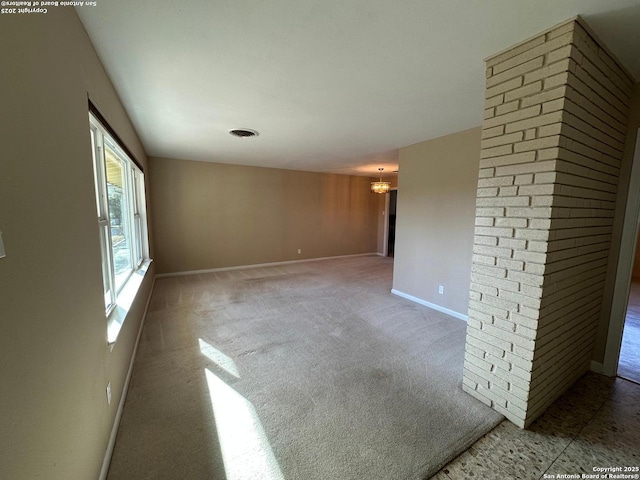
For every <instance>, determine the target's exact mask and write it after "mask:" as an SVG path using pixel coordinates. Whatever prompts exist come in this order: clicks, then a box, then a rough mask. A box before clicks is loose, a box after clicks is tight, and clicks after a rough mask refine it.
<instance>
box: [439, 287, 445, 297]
mask: <svg viewBox="0 0 640 480" xmlns="http://www.w3.org/2000/svg"><path fill="white" fill-rule="evenodd" d="M438 293H439V294H440V295H444V285H438Z"/></svg>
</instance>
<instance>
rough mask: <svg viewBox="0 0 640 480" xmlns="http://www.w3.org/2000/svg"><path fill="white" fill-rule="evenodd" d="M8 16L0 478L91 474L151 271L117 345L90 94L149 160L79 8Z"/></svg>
mask: <svg viewBox="0 0 640 480" xmlns="http://www.w3.org/2000/svg"><path fill="white" fill-rule="evenodd" d="M1 23H2V27H1V28H0V43H1V44H2V49H0V64H1V65H2V75H1V76H0V91H1V92H2V94H1V100H0V104H1V114H0V137H1V139H0V144H1V145H2V154H1V156H0V230H1V231H2V232H3V237H4V241H5V247H6V253H7V256H6V258H3V259H0V379H2V385H1V387H0V389H1V393H0V432H1V433H0V478H3V479H11V480H21V479H25V480H26V479H28V480H37V479H43V480H56V479H60V480H87V479H96V478H98V474H99V472H100V467H101V463H102V461H103V457H104V454H105V450H106V447H107V442H108V439H109V435H110V431H111V428H112V424H113V421H114V418H115V413H116V408H117V403H118V400H119V397H120V394H121V392H122V387H123V383H124V378H125V374H126V371H127V368H128V365H129V360H130V357H131V353H132V348H133V344H134V341H135V338H136V335H137V332H138V327H139V325H140V321H141V317H142V311H143V308H144V304H145V301H146V297H147V295H148V294H149V291H150V287H151V280H150V279H151V277H152V276H153V270H152V271H151V272H150V273H151V275H149V276H148V277H147V280H146V282H145V283H144V284H143V291H142V293H141V295H139V298H138V299H137V300H136V302H135V303H134V306H133V310H132V312H131V315H130V318H128V319H127V321H126V322H125V325H124V327H123V330H122V331H121V333H120V338H119V340H118V342H117V344H116V345H115V347H114V350H113V352H110V351H109V347H108V345H107V340H106V320H105V318H104V300H103V297H102V280H101V260H100V249H99V243H98V227H97V219H96V204H95V193H94V185H93V169H92V161H91V146H90V139H89V119H88V110H87V93H88V94H89V95H90V96H91V97H92V98H93V100H94V102H95V103H96V104H97V105H98V106H99V107H100V108H101V110H102V112H103V113H104V115H105V117H106V118H107V119H108V121H109V122H110V123H111V124H112V126H113V127H114V128H115V130H116V131H117V132H118V133H119V135H120V136H121V137H122V139H123V140H124V141H125V143H126V144H127V145H128V147H129V148H130V149H131V150H132V151H133V153H134V154H135V155H136V157H137V158H138V160H139V161H141V162H142V163H143V164H145V163H146V158H145V155H144V152H143V150H142V147H141V146H140V143H139V142H138V139H137V138H136V134H135V132H134V130H133V128H132V127H131V124H130V123H129V120H128V119H127V116H126V114H125V112H124V110H123V109H122V106H121V105H120V102H119V100H118V97H117V95H116V93H115V91H114V90H113V88H112V86H111V83H110V82H109V79H108V78H107V76H106V75H105V72H104V71H103V69H102V66H101V64H100V62H99V60H98V58H97V56H96V54H95V52H94V50H93V47H92V45H91V43H90V41H89V39H88V37H87V35H86V33H85V31H84V29H83V27H82V25H81V23H80V21H79V20H78V18H77V16H76V13H75V11H74V9H73V8H62V7H61V8H55V9H49V13H48V14H47V15H3V16H2V21H1ZM109 380H110V381H111V383H112V386H113V398H114V401H113V402H112V404H111V406H107V402H106V395H105V387H106V385H107V381H109Z"/></svg>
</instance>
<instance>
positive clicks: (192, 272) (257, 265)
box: [156, 252, 378, 278]
mask: <svg viewBox="0 0 640 480" xmlns="http://www.w3.org/2000/svg"><path fill="white" fill-rule="evenodd" d="M374 255H378V253H377V252H370V253H355V254H353V255H335V256H333V257H318V258H305V259H304V260H286V261H284V262H270V263H255V264H253V265H238V266H234V267H222V268H207V269H204V270H187V271H184V272H171V273H159V274H157V275H156V278H163V277H179V276H182V275H200V274H203V273H215V272H228V271H229V270H244V269H247V268H260V267H277V266H278V265H289V264H292V263H305V262H319V261H322V260H334V259H336V258H350V257H370V256H374Z"/></svg>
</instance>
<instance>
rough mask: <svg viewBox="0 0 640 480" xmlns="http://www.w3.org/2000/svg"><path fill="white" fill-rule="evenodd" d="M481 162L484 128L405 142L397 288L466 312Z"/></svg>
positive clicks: (400, 180) (401, 165)
mask: <svg viewBox="0 0 640 480" xmlns="http://www.w3.org/2000/svg"><path fill="white" fill-rule="evenodd" d="M479 162H480V128H473V129H470V130H465V131H463V132H459V133H455V134H452V135H447V136H445V137H440V138H436V139H434V140H429V141H426V142H422V143H417V144H415V145H411V146H409V147H405V148H401V149H400V155H399V169H400V173H399V177H398V211H397V224H396V244H395V262H394V263H395V264H394V270H393V288H394V289H395V290H398V291H400V292H403V293H405V294H409V295H412V296H414V297H417V298H419V299H422V300H425V301H427V302H430V303H433V304H436V305H439V306H441V307H444V308H447V309H449V310H453V311H454V312H458V313H461V314H463V315H466V313H467V307H468V303H469V279H470V275H471V256H472V250H473V232H474V218H475V200H476V198H475V197H476V187H477V183H478V166H479ZM438 285H444V287H445V291H444V295H440V294H438Z"/></svg>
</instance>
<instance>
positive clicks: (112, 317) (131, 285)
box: [107, 259, 153, 349]
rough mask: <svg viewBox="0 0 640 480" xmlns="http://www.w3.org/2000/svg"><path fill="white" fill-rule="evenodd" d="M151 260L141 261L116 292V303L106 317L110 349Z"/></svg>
mask: <svg viewBox="0 0 640 480" xmlns="http://www.w3.org/2000/svg"><path fill="white" fill-rule="evenodd" d="M151 262H153V260H151V259H147V260H145V261H144V262H142V265H140V268H138V269H137V270H136V271H135V272H133V273H132V274H131V277H129V280H127V283H126V284H125V285H124V287H123V288H122V290H120V293H119V294H118V303H117V304H116V307H115V308H114V309H113V311H112V312H111V313H110V314H109V318H108V319H107V342H109V347H110V348H111V349H113V345H114V344H115V343H116V340H117V339H118V335H119V334H120V330H121V329H122V325H123V324H124V321H125V319H126V318H127V314H128V313H129V309H131V305H132V304H133V301H134V300H135V298H136V295H137V294H138V290H139V289H140V285H142V281H143V280H144V277H145V275H146V274H147V271H148V270H149V265H151Z"/></svg>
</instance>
